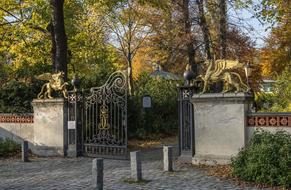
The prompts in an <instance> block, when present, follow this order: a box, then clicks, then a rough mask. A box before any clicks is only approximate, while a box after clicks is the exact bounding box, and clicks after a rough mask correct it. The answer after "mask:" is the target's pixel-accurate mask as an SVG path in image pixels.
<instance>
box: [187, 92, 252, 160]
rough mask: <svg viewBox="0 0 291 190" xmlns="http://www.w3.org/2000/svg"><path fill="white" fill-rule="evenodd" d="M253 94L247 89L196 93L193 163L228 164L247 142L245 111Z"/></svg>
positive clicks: (194, 101) (194, 100)
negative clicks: (237, 91)
mask: <svg viewBox="0 0 291 190" xmlns="http://www.w3.org/2000/svg"><path fill="white" fill-rule="evenodd" d="M252 100H253V97H252V96H251V95H250V94H247V93H236V94H235V93H226V94H221V93H213V94H202V95H194V96H193V98H192V99H191V102H192V103H193V105H194V121H195V125H194V126H195V156H194V157H193V159H192V163H193V164H208V165H213V164H227V163H229V162H230V158H231V157H232V156H234V155H236V154H237V153H238V152H239V150H240V149H241V148H243V147H244V146H245V143H246V119H247V118H246V114H247V112H248V111H249V110H250V105H251V103H252Z"/></svg>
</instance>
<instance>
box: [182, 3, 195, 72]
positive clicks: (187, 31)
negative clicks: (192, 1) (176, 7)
mask: <svg viewBox="0 0 291 190" xmlns="http://www.w3.org/2000/svg"><path fill="white" fill-rule="evenodd" d="M182 9H183V10H182V11H183V17H184V18H183V20H184V29H185V35H186V37H187V42H186V43H187V44H186V47H187V54H188V61H189V64H190V65H191V66H192V70H193V72H194V76H195V77H196V76H197V74H198V73H197V65H196V62H195V48H194V46H193V38H192V35H191V22H190V16H189V0H183V7H182Z"/></svg>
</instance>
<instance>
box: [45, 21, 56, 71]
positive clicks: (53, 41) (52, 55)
mask: <svg viewBox="0 0 291 190" xmlns="http://www.w3.org/2000/svg"><path fill="white" fill-rule="evenodd" d="M47 30H48V31H49V32H50V34H51V41H52V47H51V59H52V72H55V70H56V69H55V65H56V64H55V60H56V41H55V33H54V27H53V24H52V20H51V21H50V23H49V24H48V26H47Z"/></svg>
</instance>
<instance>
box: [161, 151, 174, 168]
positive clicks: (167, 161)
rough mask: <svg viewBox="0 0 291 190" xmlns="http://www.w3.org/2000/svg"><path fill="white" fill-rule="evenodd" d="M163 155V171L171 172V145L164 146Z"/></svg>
mask: <svg viewBox="0 0 291 190" xmlns="http://www.w3.org/2000/svg"><path fill="white" fill-rule="evenodd" d="M163 155H164V171H167V172H172V171H173V147H172V146H164V147H163Z"/></svg>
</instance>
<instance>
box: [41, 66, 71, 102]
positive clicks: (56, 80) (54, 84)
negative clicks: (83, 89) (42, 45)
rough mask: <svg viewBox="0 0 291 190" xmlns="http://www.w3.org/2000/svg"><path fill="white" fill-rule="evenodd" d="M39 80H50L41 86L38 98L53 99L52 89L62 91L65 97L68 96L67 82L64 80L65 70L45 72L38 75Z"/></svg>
mask: <svg viewBox="0 0 291 190" xmlns="http://www.w3.org/2000/svg"><path fill="white" fill-rule="evenodd" d="M36 78H37V79H39V80H44V81H49V82H47V83H45V84H44V85H43V86H42V87H41V91H40V93H39V94H38V95H37V98H38V99H42V98H43V99H46V98H49V99H52V98H53V97H52V96H51V94H52V91H62V94H63V96H64V97H65V98H68V91H67V85H68V83H67V82H64V72H62V71H61V72H57V73H53V74H51V73H44V74H41V75H39V76H37V77H36Z"/></svg>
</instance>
